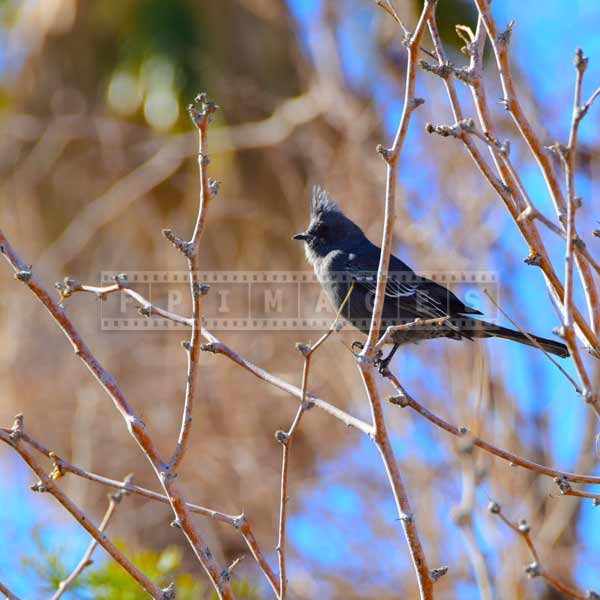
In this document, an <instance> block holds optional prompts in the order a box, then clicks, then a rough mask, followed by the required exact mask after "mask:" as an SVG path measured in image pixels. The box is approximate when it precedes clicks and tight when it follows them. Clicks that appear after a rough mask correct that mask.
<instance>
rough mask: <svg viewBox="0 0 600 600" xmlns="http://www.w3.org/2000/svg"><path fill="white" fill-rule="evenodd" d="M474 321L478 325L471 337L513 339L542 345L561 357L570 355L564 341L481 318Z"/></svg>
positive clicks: (521, 342) (537, 345) (528, 343)
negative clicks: (526, 332) (525, 332)
mask: <svg viewBox="0 0 600 600" xmlns="http://www.w3.org/2000/svg"><path fill="white" fill-rule="evenodd" d="M473 321H474V322H476V323H477V325H476V326H475V327H474V328H473V330H472V331H470V332H469V337H477V338H487V337H497V338H501V339H503V340H512V341H513V342H518V343H519V344H525V345H526V346H532V347H534V348H539V346H541V347H542V348H543V349H544V350H545V351H546V352H549V353H550V354H556V355H557V356H560V357H561V358H567V357H568V356H569V349H568V348H567V346H565V344H563V343H562V342H557V341H555V340H549V339H547V338H543V337H540V336H539V335H533V333H528V334H527V335H525V334H524V333H521V332H520V331H515V330H514V329H509V328H508V327H500V326H499V325H493V324H492V323H487V322H486V321H480V320H479V319H477V320H475V319H473Z"/></svg>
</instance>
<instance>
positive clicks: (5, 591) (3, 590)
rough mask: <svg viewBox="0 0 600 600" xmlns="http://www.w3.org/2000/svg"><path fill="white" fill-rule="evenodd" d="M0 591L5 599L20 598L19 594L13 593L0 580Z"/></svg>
mask: <svg viewBox="0 0 600 600" xmlns="http://www.w3.org/2000/svg"><path fill="white" fill-rule="evenodd" d="M0 593H2V594H4V597H5V598H6V600H20V598H19V596H17V595H15V594H13V593H12V592H11V591H10V590H9V589H8V588H7V587H6V586H5V585H4V584H3V583H2V582H0Z"/></svg>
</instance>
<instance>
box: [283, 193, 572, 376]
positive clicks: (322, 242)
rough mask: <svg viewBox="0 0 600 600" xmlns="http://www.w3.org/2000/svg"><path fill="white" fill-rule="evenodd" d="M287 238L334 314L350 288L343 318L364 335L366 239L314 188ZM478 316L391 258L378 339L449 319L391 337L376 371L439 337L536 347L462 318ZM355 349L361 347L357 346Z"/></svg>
mask: <svg viewBox="0 0 600 600" xmlns="http://www.w3.org/2000/svg"><path fill="white" fill-rule="evenodd" d="M292 239H295V240H303V241H304V242H305V245H304V249H305V252H306V258H307V259H308V262H309V263H310V264H311V265H312V266H313V267H314V270H315V274H316V275H317V278H318V280H319V282H320V283H321V286H322V287H323V289H324V290H325V291H326V293H327V295H328V296H329V298H330V300H331V301H332V302H333V304H334V306H335V307H336V308H337V309H339V308H340V306H341V305H342V304H343V303H344V301H345V300H346V297H347V296H348V292H349V290H350V286H352V291H351V292H350V295H349V296H348V299H347V301H346V305H345V306H344V310H343V315H344V317H345V318H346V319H348V320H349V321H350V322H351V323H352V324H353V325H355V326H356V327H358V329H360V330H361V331H362V332H364V333H368V331H369V326H370V320H371V313H372V310H373V303H374V297H375V289H376V283H377V269H378V266H379V257H380V253H381V249H380V248H378V247H377V246H375V245H374V244H372V243H371V242H370V241H369V240H368V239H367V237H366V236H365V234H364V233H363V232H362V230H361V229H360V227H358V225H356V224H355V223H353V222H352V221H351V220H350V219H349V218H348V217H346V215H344V213H342V211H341V210H340V208H339V207H338V205H337V204H336V203H335V202H334V200H333V199H332V198H331V197H330V196H329V194H328V193H327V192H326V191H325V190H323V189H322V188H320V187H315V188H314V189H313V194H312V202H311V221H310V225H309V226H308V228H307V230H306V231H305V232H303V233H297V234H296V235H294V236H293V238H292ZM481 314H482V313H481V312H479V311H478V310H476V309H474V308H471V307H470V306H466V305H465V304H463V302H462V301H461V300H460V299H459V298H457V297H456V296H455V295H454V294H453V293H452V292H451V291H450V290H448V289H446V288H445V287H443V286H441V285H439V284H437V283H435V282H434V281H431V280H430V279H427V278H426V277H421V276H419V275H417V274H416V273H415V272H414V271H413V270H412V269H411V268H410V267H409V266H407V265H406V264H405V263H403V262H402V261H401V260H400V259H398V258H396V257H395V256H393V255H392V256H390V266H389V273H388V276H387V281H386V288H385V302H384V305H383V317H382V331H381V332H380V335H383V333H384V332H385V329H386V327H387V326H388V325H396V324H401V323H408V322H412V321H414V320H415V319H425V320H426V319H435V318H440V317H448V320H447V321H446V322H444V323H442V324H441V325H439V326H436V327H434V326H431V325H430V326H415V327H411V328H409V329H407V330H404V331H398V332H396V333H394V335H393V337H392V343H393V344H394V346H393V348H392V350H391V352H390V353H389V354H388V356H387V357H386V358H385V360H382V361H379V365H380V369H381V370H384V369H385V368H386V367H387V365H388V364H389V361H390V360H391V358H392V356H393V354H394V352H395V351H396V350H397V349H398V346H400V345H402V344H406V343H409V342H418V341H420V340H425V339H432V338H438V337H447V338H451V339H468V340H472V339H473V338H487V337H498V338H503V339H507V340H513V341H515V342H519V343H520V344H525V345H527V346H536V344H535V343H534V342H533V341H532V340H531V339H530V338H528V337H527V336H526V335H525V334H523V333H521V332H519V331H514V330H512V329H508V328H506V327H500V326H498V325H494V324H492V323H488V322H486V321H483V320H479V319H473V318H471V317H468V316H466V315H481ZM529 335H530V336H531V338H533V339H534V340H535V342H536V343H537V344H539V345H540V346H541V347H542V348H543V349H544V350H545V351H546V352H551V353H552V354H557V355H558V356H561V357H563V358H564V357H567V356H569V351H568V349H567V347H566V346H565V345H564V344H562V343H560V342H556V341H554V340H548V339H546V338H542V337H538V336H535V335H532V334H529ZM355 344H357V345H359V346H362V344H360V343H358V342H355ZM353 346H354V344H353Z"/></svg>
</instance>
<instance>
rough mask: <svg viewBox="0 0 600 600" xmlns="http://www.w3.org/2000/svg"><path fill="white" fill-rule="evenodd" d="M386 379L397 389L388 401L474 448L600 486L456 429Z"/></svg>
mask: <svg viewBox="0 0 600 600" xmlns="http://www.w3.org/2000/svg"><path fill="white" fill-rule="evenodd" d="M386 377H387V378H388V379H389V380H390V382H391V383H392V385H393V386H394V388H395V389H396V392H397V395H396V396H392V397H390V398H388V400H389V401H390V402H391V403H392V404H395V405H397V406H400V407H402V408H405V407H409V408H412V409H413V410H414V411H415V412H417V413H418V414H420V415H421V416H422V417H425V418H426V419H427V420H428V421H429V422H431V423H433V424H434V425H436V426H437V427H439V428H440V429H443V430H444V431H447V432H448V433H451V434H452V435H455V436H457V437H465V436H468V439H469V441H470V442H471V443H472V444H473V446H477V447H478V448H481V449H482V450H485V451H486V452H489V453H490V454H493V455H494V456H497V457H498V458H502V459H503V460H506V461H508V462H509V463H511V465H518V466H519V467H523V468H524V469H528V470H529V471H534V472H535V473H539V474H540V475H547V476H548V477H561V478H563V479H565V480H566V481H572V482H576V483H593V484H597V485H600V476H594V475H581V474H579V473H569V472H568V471H559V470H558V469H553V468H551V467H546V466H545V465H540V464H538V463H535V462H533V461H531V460H528V459H526V458H523V457H522V456H519V455H518V454H513V453H512V452H508V451H507V450H503V449H502V448H499V447H498V446H494V444H490V443H489V442H486V441H485V440H483V439H481V438H479V437H477V436H475V435H473V434H471V433H470V432H469V431H468V429H467V428H466V427H456V425H452V424H451V423H448V422H447V421H445V420H444V419H442V418H441V417H439V416H438V415H436V414H435V413H433V412H432V411H430V410H429V409H427V408H425V407H424V406H423V405H422V404H421V403H419V402H417V400H415V399H414V398H413V397H412V396H411V395H410V394H409V393H408V392H407V391H406V390H405V389H404V388H403V387H402V385H401V384H400V382H399V381H398V379H397V378H396V377H395V375H394V374H393V373H390V372H388V373H387V374H386Z"/></svg>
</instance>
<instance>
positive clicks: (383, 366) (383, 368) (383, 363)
mask: <svg viewBox="0 0 600 600" xmlns="http://www.w3.org/2000/svg"><path fill="white" fill-rule="evenodd" d="M399 347H400V344H394V347H393V348H392V349H391V350H390V353H389V354H388V355H387V356H386V357H385V358H384V359H382V360H378V361H377V362H376V363H375V364H376V365H377V366H378V367H379V372H380V373H381V374H382V375H385V374H386V372H387V370H388V366H389V364H390V362H391V361H392V358H393V357H394V354H396V350H398V348H399Z"/></svg>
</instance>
